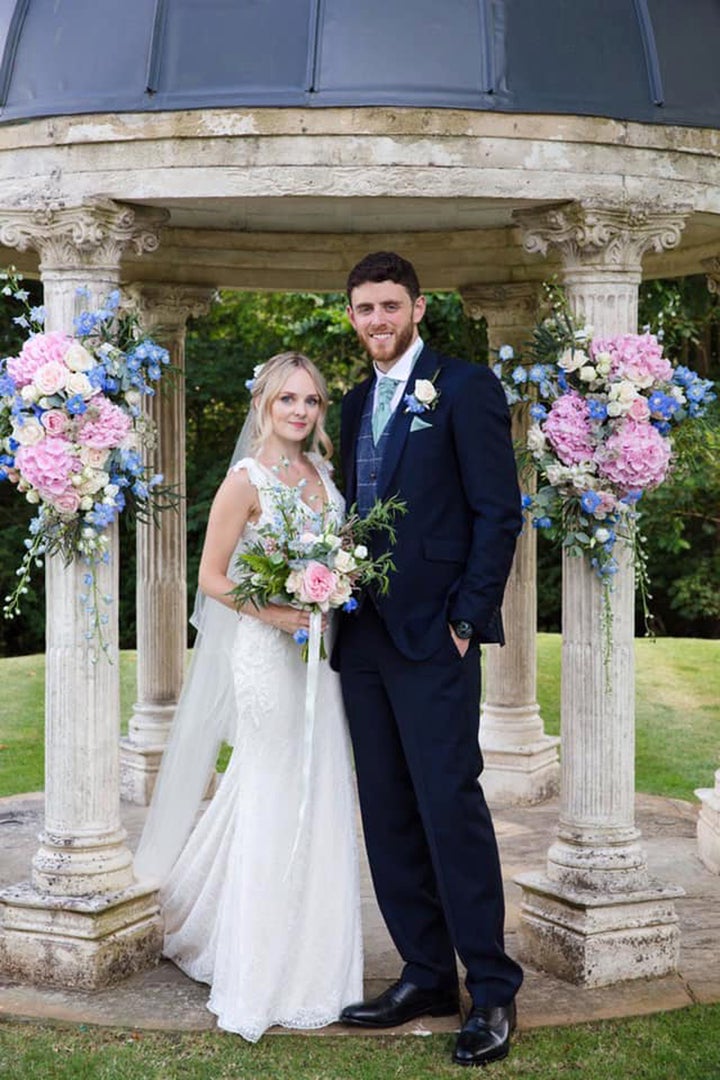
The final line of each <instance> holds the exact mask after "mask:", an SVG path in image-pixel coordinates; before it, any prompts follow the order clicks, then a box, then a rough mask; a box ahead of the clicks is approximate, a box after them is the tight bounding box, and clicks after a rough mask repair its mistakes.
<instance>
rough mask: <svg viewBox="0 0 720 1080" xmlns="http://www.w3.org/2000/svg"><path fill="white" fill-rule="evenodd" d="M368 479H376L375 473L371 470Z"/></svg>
mask: <svg viewBox="0 0 720 1080" xmlns="http://www.w3.org/2000/svg"><path fill="white" fill-rule="evenodd" d="M370 479H371V480H377V473H374V472H371V473H370Z"/></svg>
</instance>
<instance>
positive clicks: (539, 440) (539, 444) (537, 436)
mask: <svg viewBox="0 0 720 1080" xmlns="http://www.w3.org/2000/svg"><path fill="white" fill-rule="evenodd" d="M527 447H528V450H530V451H531V452H532V453H533V454H537V453H541V452H542V451H543V450H545V449H546V447H547V439H546V438H545V436H544V435H543V433H542V431H541V430H540V425H539V424H533V425H532V427H531V428H530V430H529V431H528V434H527Z"/></svg>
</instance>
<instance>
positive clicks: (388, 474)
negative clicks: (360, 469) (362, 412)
mask: <svg viewBox="0 0 720 1080" xmlns="http://www.w3.org/2000/svg"><path fill="white" fill-rule="evenodd" d="M437 360H438V357H437V355H436V354H435V353H434V352H433V351H432V349H428V348H427V346H425V348H424V349H423V351H422V352H421V353H420V355H419V357H418V358H417V360H416V361H415V366H414V367H413V369H412V371H411V372H410V378H409V379H408V382H407V386H406V388H405V393H406V394H412V392H413V387H414V386H415V380H416V379H431V378H432V377H433V375H434V374H435V372H436V371H437V369H438V367H439V364H438V363H437ZM413 416H414V413H411V412H406V409H405V404H404V402H403V401H402V400H401V401H400V404H399V405H398V407H397V409H396V410H395V413H394V414H393V418H392V420H391V422H390V431H389V433H388V440H387V443H386V444H385V453H384V454H383V461H382V467H381V469H380V475H379V477H378V485H377V495H378V498H379V499H384V498H386V496H388V495H389V494H394V492H390V491H389V488H390V486H391V481H392V478H393V475H394V473H395V469H396V468H397V465H398V462H399V461H400V457H401V455H402V452H403V449H404V448H405V443H406V441H407V438H408V435H409V434H410V425H411V424H412V421H413Z"/></svg>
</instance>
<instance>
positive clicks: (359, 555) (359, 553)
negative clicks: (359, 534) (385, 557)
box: [353, 544, 368, 559]
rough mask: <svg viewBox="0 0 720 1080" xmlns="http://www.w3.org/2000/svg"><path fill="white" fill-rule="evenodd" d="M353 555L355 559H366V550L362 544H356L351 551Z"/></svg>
mask: <svg viewBox="0 0 720 1080" xmlns="http://www.w3.org/2000/svg"><path fill="white" fill-rule="evenodd" d="M353 555H354V556H355V558H356V559H367V556H368V549H367V548H366V547H365V545H364V544H358V545H357V547H356V548H355V550H354V551H353Z"/></svg>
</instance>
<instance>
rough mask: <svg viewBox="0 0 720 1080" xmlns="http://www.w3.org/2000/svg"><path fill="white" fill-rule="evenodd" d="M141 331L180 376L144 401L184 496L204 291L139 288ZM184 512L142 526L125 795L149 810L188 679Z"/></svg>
mask: <svg viewBox="0 0 720 1080" xmlns="http://www.w3.org/2000/svg"><path fill="white" fill-rule="evenodd" d="M129 291H130V294H131V295H132V296H133V298H134V300H135V304H136V307H137V309H138V312H139V314H140V319H141V325H142V327H143V329H144V330H145V331H146V332H147V333H148V334H149V335H150V336H151V337H152V338H153V339H154V340H156V341H157V342H158V343H159V344H162V345H164V346H165V347H166V348H167V349H168V350H169V352H170V361H171V364H172V365H173V367H174V368H175V369H176V372H177V374H176V375H174V374H173V375H172V376H170V378H168V382H167V385H166V386H164V387H163V388H162V391H161V392H160V393H159V394H156V395H155V396H154V397H152V398H149V399H146V400H147V402H148V413H149V415H150V417H151V418H152V419H153V420H154V422H155V424H156V425H157V435H158V440H157V447H156V450H155V453H154V454H153V458H152V467H153V470H154V471H155V472H159V473H162V475H163V477H164V482H165V483H166V484H168V485H171V486H173V487H174V488H175V489H176V490H177V492H178V494H179V495H180V496H181V497H182V498H183V499H184V496H185V379H184V373H185V325H186V322H187V320H188V318H190V317H191V316H198V315H201V314H203V313H204V312H205V311H207V308H208V306H209V303H210V300H211V298H212V293H211V292H210V291H208V290H207V289H200V288H197V289H196V288H192V287H187V288H186V287H182V286H174V285H136V286H133V287H132V288H131V289H130V290H129ZM186 546H187V545H186V513H185V503H184V501H183V502H181V503H180V505H179V506H178V509H177V512H174V511H167V512H166V513H164V514H163V518H162V523H161V528H156V527H155V526H154V525H153V524H152V523H148V524H143V523H141V522H138V526H137V649H138V667H137V702H136V703H135V705H134V707H133V715H132V717H131V719H130V724H129V728H128V735H127V737H126V738H123V739H121V740H120V792H121V795H122V798H123V799H126V800H127V801H128V802H132V803H137V804H139V805H141V806H147V805H148V803H149V802H150V798H151V796H152V792H153V788H154V786H155V778H156V776H157V771H158V769H159V767H160V759H161V758H162V754H163V750H164V748H165V744H166V742H167V738H168V734H169V731H170V725H171V723H172V719H173V716H174V714H175V707H176V705H177V701H178V697H179V696H180V690H181V687H182V682H183V676H184V673H185V656H186V651H187V568H186V561H187V560H186Z"/></svg>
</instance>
